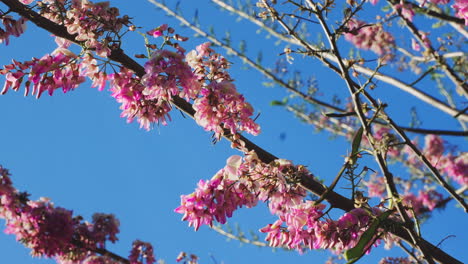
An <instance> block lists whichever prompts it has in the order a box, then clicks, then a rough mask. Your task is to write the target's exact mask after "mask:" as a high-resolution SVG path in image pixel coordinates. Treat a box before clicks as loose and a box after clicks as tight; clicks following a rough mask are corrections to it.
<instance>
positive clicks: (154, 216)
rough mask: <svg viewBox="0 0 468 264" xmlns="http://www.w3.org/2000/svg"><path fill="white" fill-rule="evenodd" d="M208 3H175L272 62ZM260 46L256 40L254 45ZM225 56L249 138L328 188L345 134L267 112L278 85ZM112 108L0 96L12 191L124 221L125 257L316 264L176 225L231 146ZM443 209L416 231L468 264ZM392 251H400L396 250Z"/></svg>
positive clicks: (151, 20)
mask: <svg viewBox="0 0 468 264" xmlns="http://www.w3.org/2000/svg"><path fill="white" fill-rule="evenodd" d="M167 2H172V1H167ZM111 3H112V4H113V5H116V6H118V7H119V8H120V9H121V13H122V14H128V15H130V16H131V17H134V18H135V24H137V25H141V26H143V27H144V30H149V29H151V28H152V27H155V26H159V25H160V24H163V23H168V24H169V25H170V26H173V27H174V28H176V29H177V31H178V32H179V33H182V35H186V36H191V34H192V33H191V32H190V31H189V30H188V29H185V28H180V27H179V24H178V22H176V21H175V20H173V19H170V18H168V17H166V16H165V15H164V14H163V13H162V12H160V11H158V10H156V9H155V8H154V7H153V6H152V5H151V4H150V3H148V2H146V1H142V0H140V1H132V2H131V3H130V1H125V2H124V1H113V2H111ZM208 3H209V1H187V0H186V1H181V7H182V9H183V11H184V13H185V14H187V15H191V14H192V13H193V12H194V9H195V8H199V9H200V12H199V16H200V23H202V24H203V25H207V26H208V25H210V24H214V25H215V27H217V28H219V30H218V32H220V33H219V34H220V35H222V34H223V32H224V30H227V29H229V30H232V35H233V38H234V41H238V40H241V39H247V40H248V42H249V46H248V52H249V53H250V54H252V55H253V56H256V52H257V51H258V50H262V51H263V53H264V58H265V61H266V62H267V63H270V65H273V62H274V61H275V60H276V59H277V58H278V57H277V54H279V53H280V52H281V51H282V49H283V48H284V46H282V45H278V46H275V45H273V44H272V43H271V42H272V41H269V40H265V39H264V38H263V36H261V35H255V29H253V28H250V24H248V23H247V22H246V21H241V22H239V23H237V22H235V17H233V16H229V15H228V14H227V13H225V12H224V13H220V12H219V11H218V10H217V9H214V8H213V6H212V5H209V4H208ZM256 38H259V41H255V40H256ZM260 40H261V41H260ZM202 42H204V40H201V39H196V38H193V39H191V41H189V42H187V45H186V46H185V47H186V49H187V50H190V49H192V48H194V47H195V46H196V45H197V44H200V43H202ZM31 43H34V44H33V45H31ZM53 45H54V44H53V40H52V38H50V37H49V33H47V32H45V31H43V30H41V29H37V28H35V27H33V26H32V25H29V28H28V30H27V32H26V34H25V35H24V36H23V37H21V38H18V39H16V38H15V39H12V40H11V43H10V45H9V46H4V45H3V46H0V50H1V51H0V54H1V56H0V64H2V65H3V64H7V63H9V61H10V60H11V59H12V58H15V59H17V60H25V59H29V58H30V57H32V56H35V57H41V56H42V55H43V54H45V53H48V52H51V51H52V50H53ZM126 47H128V48H126ZM124 48H126V50H128V51H129V54H132V53H133V54H135V53H141V52H142V51H143V40H142V39H141V37H139V36H138V35H137V34H135V35H134V36H132V40H129V41H128V42H126V43H124ZM219 51H220V52H223V51H222V50H219ZM230 60H232V61H233V62H234V65H233V68H232V75H233V77H234V79H236V84H237V87H238V90H239V91H240V92H242V93H244V94H245V95H246V98H247V100H248V101H249V102H251V103H252V105H253V106H254V108H255V109H256V111H257V112H260V113H261V115H260V118H259V123H260V125H261V126H262V134H261V135H260V136H258V137H256V138H255V139H254V140H255V142H256V143H257V144H258V145H260V146H262V147H264V148H265V149H267V150H269V151H271V152H272V153H273V154H275V155H277V156H279V157H281V158H286V159H290V160H293V161H294V163H296V164H304V165H307V166H308V167H309V169H310V170H311V171H312V172H314V174H315V175H317V176H319V177H322V178H325V179H327V180H328V182H329V181H331V178H332V177H333V176H334V175H335V174H336V172H337V171H338V170H339V168H340V166H341V165H342V163H343V159H344V156H345V155H346V153H347V151H349V149H350V147H349V146H348V143H346V142H345V141H344V140H343V139H341V138H337V139H336V140H332V141H330V140H329V138H330V136H329V135H328V134H325V133H319V134H317V133H314V132H313V128H312V127H311V126H308V125H306V124H303V123H300V122H299V121H298V120H297V119H295V118H294V117H293V116H292V115H291V114H289V113H286V112H285V111H284V110H283V109H281V108H279V107H271V106H270V105H269V103H270V102H271V101H272V100H279V99H282V98H283V97H284V96H286V95H287V94H286V93H285V92H284V91H283V90H282V89H281V88H278V87H276V88H267V87H264V86H262V85H261V83H262V82H264V81H265V80H264V79H263V77H261V76H260V75H259V74H257V73H256V72H255V71H253V70H245V69H243V68H244V65H242V63H241V62H240V61H239V60H237V59H235V58H230ZM296 61H297V64H296V65H298V66H301V65H304V67H303V70H304V72H305V73H308V74H311V75H313V76H315V77H316V78H317V79H318V80H319V85H320V86H321V87H322V91H328V89H333V90H334V91H340V89H341V92H343V93H344V92H345V89H344V83H342V82H341V80H340V79H338V78H337V77H336V76H334V75H333V74H332V73H331V72H330V71H329V70H326V69H324V68H323V67H322V66H321V64H320V63H317V62H312V61H311V60H310V59H306V60H305V61H301V58H297V59H296ZM301 63H302V64H301ZM2 82H3V79H2ZM403 95H404V94H402V93H400V92H395V93H386V94H385V96H386V99H388V100H395V99H396V100H397V102H398V103H397V105H399V107H395V108H391V110H390V111H394V112H395V114H398V120H399V121H401V122H405V123H407V122H409V119H408V114H407V111H408V110H407V103H408V101H410V98H408V97H407V96H406V97H405V96H403ZM400 104H401V108H400ZM118 107H119V106H118V104H117V103H116V102H115V101H114V99H113V98H111V97H110V93H109V92H108V91H103V92H99V91H97V90H96V89H91V88H90V87H89V85H83V86H82V87H80V88H78V89H76V90H75V91H72V92H69V93H67V94H62V93H60V92H57V93H55V94H54V96H52V97H49V96H47V95H44V96H43V97H42V98H41V99H39V100H37V99H35V98H34V97H23V95H22V91H21V92H19V93H14V92H9V93H8V94H6V95H4V96H1V97H0V118H1V122H2V129H1V130H0V138H1V139H2V141H1V142H2V145H1V151H0V162H1V163H0V164H2V165H3V166H5V167H6V168H9V169H10V171H11V173H12V180H13V182H14V184H15V186H16V188H18V189H20V190H24V191H28V192H29V193H31V195H32V198H33V199H36V198H39V197H41V196H45V197H49V198H51V199H52V201H54V203H55V204H56V205H57V206H61V207H65V208H68V209H73V210H74V213H75V214H79V215H82V216H84V217H85V218H86V219H90V217H91V216H92V214H93V213H94V212H104V213H114V214H115V215H116V216H117V218H119V219H120V223H121V234H120V235H119V238H120V240H119V242H117V243H116V244H115V245H110V246H109V248H110V249H111V250H114V251H115V252H116V253H118V254H121V255H123V256H127V255H128V252H129V250H130V245H131V243H132V241H133V240H134V239H141V240H144V241H149V242H151V243H153V245H154V247H155V253H156V257H157V258H158V259H165V260H166V261H167V262H168V263H171V262H174V259H175V257H176V256H177V254H178V253H179V252H180V251H186V252H189V253H194V254H197V255H198V256H199V257H200V259H201V262H202V263H213V264H215V263H226V264H228V263H259V262H260V263H284V262H286V261H287V262H290V263H297V264H299V263H311V262H313V263H321V262H323V260H324V259H325V258H324V256H326V253H325V252H320V251H316V252H308V253H306V254H304V255H300V254H298V253H296V252H285V251H282V250H279V251H277V252H275V253H273V252H272V250H271V249H268V248H257V247H255V246H251V245H240V244H239V243H238V242H236V241H231V242H226V238H224V237H222V236H220V235H218V234H216V233H215V232H214V231H212V230H210V229H209V228H207V227H202V228H201V229H200V230H199V231H198V232H194V231H193V229H192V228H189V227H187V223H185V222H181V221H180V218H181V216H180V215H178V214H176V213H174V212H173V210H174V208H176V207H177V206H178V204H179V201H180V198H179V197H180V195H181V194H187V193H190V192H192V191H193V189H194V188H195V186H196V183H197V182H198V180H200V179H209V178H211V177H212V176H213V175H214V174H215V173H216V171H218V170H219V169H220V168H222V167H223V166H224V164H225V160H226V159H227V158H228V157H229V156H230V155H232V154H238V152H237V151H235V150H232V149H230V147H229V144H228V143H226V142H225V141H224V140H223V141H221V142H219V143H217V144H215V145H213V144H212V143H211V135H210V133H207V132H205V131H204V130H203V129H202V128H201V127H198V126H197V125H196V123H195V122H194V121H193V120H191V119H190V118H185V117H183V116H182V115H181V114H180V113H179V112H178V111H177V110H174V111H173V112H172V113H171V117H172V119H173V120H172V122H170V123H169V125H168V126H160V127H155V129H154V130H152V131H150V132H147V131H145V130H141V129H139V128H138V125H137V124H136V123H132V124H127V123H126V121H125V120H124V119H122V118H120V117H119V115H120V110H119V109H118ZM405 107H406V108H405ZM420 107H421V109H422V110H421V111H422V112H421V113H424V114H425V113H429V114H430V115H431V116H432V117H433V118H427V119H424V120H423V121H424V122H425V123H424V124H427V125H428V126H429V127H440V128H455V124H454V123H453V122H450V121H446V119H445V118H446V116H445V115H441V114H438V113H436V112H434V111H433V110H432V109H431V108H430V107H427V106H425V105H421V106H420ZM398 109H399V111H398ZM442 126H445V127H442ZM282 134H284V135H286V136H285V138H284V139H281V135H282ZM455 142H457V144H459V146H460V148H461V149H465V150H466V149H467V148H466V147H467V145H466V141H463V140H457V141H455ZM451 205H453V204H451ZM449 212H450V213H449V217H447V218H444V217H443V216H442V214H440V213H435V216H436V217H435V219H431V220H430V221H429V222H428V223H427V225H425V226H424V229H423V234H425V236H426V237H428V239H429V240H430V241H432V242H434V243H437V242H438V241H440V240H441V239H443V238H444V237H445V236H447V235H450V234H456V235H457V237H455V238H450V239H448V240H447V241H445V242H444V244H443V245H442V248H443V249H446V250H447V251H448V252H449V253H451V252H453V253H454V255H455V256H456V257H458V258H459V259H460V260H462V261H468V254H467V253H466V251H464V250H463V249H462V248H461V247H460V245H462V244H465V243H466V242H467V241H468V231H467V229H466V228H460V224H463V223H466V216H465V214H464V213H463V212H461V210H459V209H451V210H449ZM274 220H275V217H273V216H271V215H270V214H269V212H268V211H267V210H266V208H265V207H264V206H259V207H258V208H255V209H241V210H238V211H237V212H236V213H235V217H234V218H232V219H231V220H230V221H229V222H230V223H232V224H234V223H239V225H240V226H241V227H242V228H243V229H244V230H245V231H246V233H248V231H249V230H254V231H256V230H258V229H259V228H261V227H263V226H265V225H266V224H268V223H271V222H273V221H274ZM0 224H3V222H1V221H0ZM0 248H2V262H5V263H33V264H36V263H38V264H41V263H54V262H53V261H51V260H41V259H37V258H34V259H33V258H31V257H30V256H29V255H28V254H29V253H28V252H29V250H28V249H25V248H24V247H23V246H22V245H20V244H18V243H16V242H15V239H14V237H13V236H7V235H3V234H2V235H0ZM375 251H377V252H379V253H378V254H376V256H374V255H371V256H368V257H366V258H367V261H366V260H364V261H362V262H363V263H364V262H368V263H375V262H377V261H378V260H379V259H380V256H382V254H387V252H385V250H383V249H382V248H381V247H380V248H377V249H375ZM390 254H392V255H404V253H401V252H398V251H392V252H391V253H390Z"/></svg>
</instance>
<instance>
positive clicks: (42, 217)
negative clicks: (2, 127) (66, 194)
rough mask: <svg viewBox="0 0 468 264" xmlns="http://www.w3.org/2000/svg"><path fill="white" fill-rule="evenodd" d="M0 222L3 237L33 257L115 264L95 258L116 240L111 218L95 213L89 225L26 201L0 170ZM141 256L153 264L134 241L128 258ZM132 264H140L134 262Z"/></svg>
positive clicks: (146, 247)
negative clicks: (13, 240) (13, 238)
mask: <svg viewBox="0 0 468 264" xmlns="http://www.w3.org/2000/svg"><path fill="white" fill-rule="evenodd" d="M0 218H2V219H4V220H5V221H6V229H5V233H7V234H13V235H15V236H16V239H17V240H18V241H20V242H21V243H23V244H24V245H25V246H26V247H29V248H31V250H32V252H31V253H32V255H34V256H43V257H49V258H52V257H53V258H56V259H57V261H58V263H61V264H71V263H88V264H102V263H108V264H114V263H118V262H117V261H114V260H112V259H110V258H109V257H105V256H98V255H96V251H95V250H96V249H104V248H105V246H106V242H107V241H110V242H112V243H114V242H116V241H117V240H118V238H117V234H118V233H119V221H118V220H117V219H116V218H115V216H114V215H112V214H102V213H97V214H94V215H93V220H92V223H88V222H83V219H82V217H81V216H73V213H72V211H70V210H67V209H65V208H61V207H55V206H54V204H53V203H52V202H51V201H50V200H49V199H46V198H41V199H39V200H38V201H32V200H29V199H28V195H27V194H26V193H21V192H19V191H18V190H16V189H15V188H14V187H13V185H12V182H11V179H10V174H9V172H8V170H6V169H4V168H3V167H2V166H0ZM135 256H142V257H144V258H145V259H146V263H147V264H152V263H154V262H155V260H154V256H153V252H152V246H151V245H150V244H148V243H144V242H141V241H137V242H135V243H134V250H133V251H132V255H131V257H134V258H135ZM131 263H132V264H142V262H138V261H137V260H135V261H134V262H131Z"/></svg>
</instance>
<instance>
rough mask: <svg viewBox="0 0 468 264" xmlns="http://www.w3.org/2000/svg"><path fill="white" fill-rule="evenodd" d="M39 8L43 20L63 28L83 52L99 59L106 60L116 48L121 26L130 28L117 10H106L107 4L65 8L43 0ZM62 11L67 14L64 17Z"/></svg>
mask: <svg viewBox="0 0 468 264" xmlns="http://www.w3.org/2000/svg"><path fill="white" fill-rule="evenodd" d="M65 5H67V6H65ZM39 7H40V8H41V14H42V15H43V16H44V17H46V18H48V19H50V20H52V21H54V22H56V23H58V24H63V25H64V26H66V28H67V31H68V33H70V34H72V35H75V34H76V40H77V41H82V42H84V46H85V47H86V48H88V49H92V50H95V52H96V54H97V55H98V56H101V57H107V56H109V54H110V52H111V48H113V47H114V46H115V47H118V46H119V44H118V42H117V41H114V40H115V39H117V40H119V38H120V33H119V31H120V30H121V29H122V27H123V26H130V24H131V23H130V18H129V17H128V16H124V17H119V9H117V8H115V7H110V5H109V2H99V3H92V2H90V1H71V3H70V4H68V2H61V1H53V0H46V1H41V4H40V5H39ZM63 10H67V11H66V13H65V14H63ZM64 18H65V19H64Z"/></svg>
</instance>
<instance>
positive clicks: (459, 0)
mask: <svg viewBox="0 0 468 264" xmlns="http://www.w3.org/2000/svg"><path fill="white" fill-rule="evenodd" d="M453 8H455V11H456V15H457V16H458V17H459V18H463V19H464V20H465V26H468V1H467V0H455V4H454V5H453Z"/></svg>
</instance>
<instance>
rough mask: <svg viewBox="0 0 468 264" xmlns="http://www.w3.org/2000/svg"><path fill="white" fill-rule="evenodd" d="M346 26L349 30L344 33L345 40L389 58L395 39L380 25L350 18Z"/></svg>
mask: <svg viewBox="0 0 468 264" xmlns="http://www.w3.org/2000/svg"><path fill="white" fill-rule="evenodd" d="M347 27H348V29H349V30H348V32H347V33H345V34H344V36H345V39H346V40H347V41H349V42H351V43H352V44H353V45H355V46H356V47H357V48H360V49H364V50H371V51H373V52H374V53H376V54H378V55H380V56H383V57H384V58H385V59H387V60H388V59H390V58H391V54H392V48H393V47H394V46H395V39H394V38H393V36H392V35H391V34H390V33H388V32H386V31H384V30H383V28H382V25H379V24H375V25H370V24H367V23H366V22H364V21H360V20H356V19H350V20H349V22H348V24H347Z"/></svg>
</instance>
